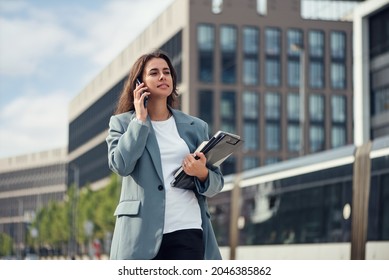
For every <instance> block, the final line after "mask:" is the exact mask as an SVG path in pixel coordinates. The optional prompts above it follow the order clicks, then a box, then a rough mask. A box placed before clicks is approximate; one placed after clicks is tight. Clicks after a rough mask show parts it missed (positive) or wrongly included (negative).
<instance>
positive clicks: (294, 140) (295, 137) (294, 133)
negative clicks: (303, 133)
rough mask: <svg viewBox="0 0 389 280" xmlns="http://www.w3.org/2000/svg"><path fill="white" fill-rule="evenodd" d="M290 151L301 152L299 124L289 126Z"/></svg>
mask: <svg viewBox="0 0 389 280" xmlns="http://www.w3.org/2000/svg"><path fill="white" fill-rule="evenodd" d="M287 137H288V151H290V152H297V151H300V126H299V125H298V124H289V125H288V135H287Z"/></svg>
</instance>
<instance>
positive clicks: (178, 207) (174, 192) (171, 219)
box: [151, 117, 201, 233]
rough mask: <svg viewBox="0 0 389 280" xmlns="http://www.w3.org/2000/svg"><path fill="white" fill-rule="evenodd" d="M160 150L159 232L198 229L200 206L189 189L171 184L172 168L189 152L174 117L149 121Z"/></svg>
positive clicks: (173, 170)
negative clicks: (162, 201)
mask: <svg viewBox="0 0 389 280" xmlns="http://www.w3.org/2000/svg"><path fill="white" fill-rule="evenodd" d="M151 123H152V125H153V128H154V131H155V135H156V136H157V141H158V146H159V150H160V152H161V162H162V173H163V179H164V184H165V189H166V209H165V227H164V229H163V233H169V232H173V231H176V230H181V229H194V228H196V229H201V214H200V206H199V204H198V202H197V198H196V195H195V193H194V192H193V191H191V190H183V189H178V188H174V187H171V185H170V182H171V181H173V179H174V172H175V171H176V170H177V169H178V168H179V167H180V166H181V165H182V161H183V160H184V157H185V156H186V155H187V154H189V153H190V151H189V148H188V145H187V144H186V143H185V141H184V140H183V139H182V138H181V137H180V135H179V134H178V130H177V126H176V122H175V120H174V117H170V118H169V119H167V120H166V121H151Z"/></svg>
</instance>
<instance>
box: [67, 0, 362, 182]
mask: <svg viewBox="0 0 389 280" xmlns="http://www.w3.org/2000/svg"><path fill="white" fill-rule="evenodd" d="M314 2H315V1H301V2H300V1H298V0H295V1H252V0H242V1H236V0H225V1H189V0H177V1H175V2H173V3H172V5H171V6H169V7H168V8H167V9H166V10H165V11H163V12H162V13H161V15H160V16H159V17H158V18H157V19H156V20H155V21H154V22H153V23H151V24H150V26H148V27H147V28H146V29H145V30H144V31H143V32H142V33H141V34H140V35H139V36H138V37H137V38H136V39H135V40H134V41H133V42H132V43H131V44H130V45H129V46H128V47H127V48H125V49H124V50H123V51H122V52H121V53H120V54H119V55H118V56H117V57H116V58H115V59H114V60H113V61H112V62H111V63H110V64H109V65H108V66H107V67H106V68H105V69H103V70H102V71H101V73H100V74H99V75H97V76H96V77H95V78H94V79H93V80H92V81H91V82H90V83H89V84H88V85H87V86H86V87H85V88H84V89H83V90H82V91H81V92H80V93H79V94H78V95H77V96H76V97H75V98H74V99H73V100H72V102H71V104H70V106H69V116H70V118H69V146H68V149H69V150H68V152H69V161H70V163H71V164H73V165H74V166H77V167H78V168H79V171H80V185H81V186H82V185H85V184H87V183H90V184H91V185H92V188H99V187H102V186H104V184H105V183H106V181H107V178H108V176H109V174H110V171H109V169H108V167H107V146H106V143H105V138H106V136H107V128H108V122H109V117H110V116H111V115H112V113H113V110H114V108H115V105H116V101H117V98H118V95H119V94H120V92H121V90H122V88H123V83H124V81H125V79H126V75H127V73H128V71H129V67H130V65H131V64H132V63H133V62H134V61H135V59H136V58H138V57H139V56H140V55H141V54H143V53H145V52H148V51H151V50H153V49H156V48H160V49H162V50H164V51H166V52H167V53H168V54H169V55H170V57H171V58H172V61H173V64H174V66H175V67H176V70H177V72H178V78H179V85H178V86H179V92H180V94H181V97H180V101H181V103H180V104H181V105H180V106H181V109H182V110H183V111H184V112H186V113H189V114H192V115H195V116H199V117H200V118H202V119H204V120H205V121H207V122H208V123H209V125H210V134H213V133H214V132H216V131H217V130H227V131H229V132H232V133H236V134H239V135H241V136H242V137H243V138H244V140H245V142H244V145H243V147H242V149H241V151H239V152H238V153H236V154H235V155H234V156H233V157H231V158H230V160H229V161H227V162H226V163H224V164H223V172H224V173H225V174H230V173H235V172H238V171H240V170H246V169H250V168H255V167H259V166H263V165H267V164H270V163H274V162H279V161H282V160H286V159H289V158H294V157H298V156H300V155H305V154H310V153H315V152H318V151H322V150H327V149H332V148H336V147H340V146H343V145H346V144H350V143H353V119H352V118H353V108H352V104H353V102H352V74H353V73H352V70H351V69H352V22H351V21H350V7H349V6H347V5H348V4H347V5H343V6H339V5H338V6H336V7H335V8H333V7H332V8H331V5H330V4H328V3H327V6H326V9H332V13H331V12H329V13H328V12H327V13H319V12H318V11H320V9H319V10H318V9H317V6H316V8H314V7H315V3H314ZM318 2H323V1H318ZM325 2H334V3H335V2H342V3H345V2H344V1H325ZM346 2H347V3H350V1H346ZM351 2H353V3H354V4H355V3H356V2H355V1H351ZM357 2H359V1H357ZM302 5H303V6H302ZM304 7H305V8H304ZM322 10H323V7H322ZM302 11H304V18H303V17H302V16H301V14H302ZM335 11H336V12H339V11H344V13H342V14H339V13H336V14H338V15H337V18H336V20H334V18H330V19H326V18H325V16H326V15H331V16H332V17H333V14H335ZM309 15H311V18H310V17H309ZM323 17H324V19H322V18H323ZM281 19H282V20H281ZM302 64H304V67H300V66H301V65H302ZM300 108H304V110H300ZM302 112H303V113H302ZM69 175H70V177H69V182H70V183H71V182H73V181H74V180H73V178H72V173H71V172H70V173H69Z"/></svg>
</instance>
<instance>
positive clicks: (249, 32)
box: [243, 26, 259, 55]
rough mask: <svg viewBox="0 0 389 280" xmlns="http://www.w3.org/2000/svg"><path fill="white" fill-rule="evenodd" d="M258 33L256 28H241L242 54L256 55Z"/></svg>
mask: <svg viewBox="0 0 389 280" xmlns="http://www.w3.org/2000/svg"><path fill="white" fill-rule="evenodd" d="M258 51H259V31H258V28H256V27H251V26H247V27H243V52H244V53H245V54H254V55H258Z"/></svg>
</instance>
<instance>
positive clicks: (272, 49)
mask: <svg viewBox="0 0 389 280" xmlns="http://www.w3.org/2000/svg"><path fill="white" fill-rule="evenodd" d="M265 36H266V39H265V42H266V54H267V55H280V54H281V31H280V30H279V29H277V28H271V27H268V28H266V30H265Z"/></svg>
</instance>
